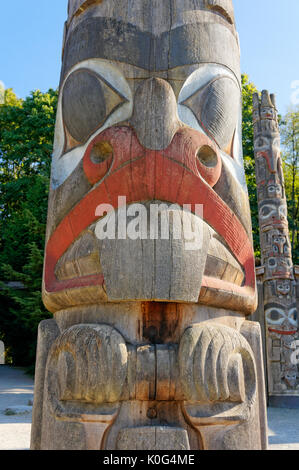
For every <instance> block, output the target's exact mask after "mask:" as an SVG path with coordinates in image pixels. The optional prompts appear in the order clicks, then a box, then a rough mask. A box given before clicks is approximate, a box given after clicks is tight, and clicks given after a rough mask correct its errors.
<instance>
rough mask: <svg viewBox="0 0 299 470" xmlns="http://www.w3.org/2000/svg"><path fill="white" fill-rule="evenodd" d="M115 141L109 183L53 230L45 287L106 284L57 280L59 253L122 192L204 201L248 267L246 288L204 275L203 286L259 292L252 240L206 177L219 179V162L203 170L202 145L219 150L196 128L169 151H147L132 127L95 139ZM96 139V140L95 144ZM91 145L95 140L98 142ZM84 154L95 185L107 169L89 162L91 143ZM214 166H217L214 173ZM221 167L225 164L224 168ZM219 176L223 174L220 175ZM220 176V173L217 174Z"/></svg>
mask: <svg viewBox="0 0 299 470" xmlns="http://www.w3.org/2000/svg"><path fill="white" fill-rule="evenodd" d="M101 139H103V140H107V141H109V142H110V144H111V145H112V148H113V153H114V158H113V162H112V165H111V168H110V171H109V174H108V175H107V176H106V178H105V179H104V181H103V182H102V183H101V184H99V185H98V186H96V185H95V186H94V188H93V189H92V190H91V191H90V192H89V193H87V194H86V196H85V197H84V198H83V199H82V200H81V201H80V202H79V203H78V204H77V205H76V206H75V207H74V208H73V209H72V210H71V211H70V212H69V214H68V215H67V216H66V217H65V218H64V219H63V220H62V222H61V223H60V224H59V225H58V227H57V228H56V230H55V231H54V233H53V234H52V236H51V238H50V240H49V242H48V244H47V247H46V263H45V287H46V290H47V291H48V292H57V291H60V290H64V289H72V288H77V287H84V286H88V285H99V284H103V282H104V279H103V276H86V277H82V278H77V279H72V280H68V281H58V280H57V279H56V277H55V273H54V271H55V266H56V263H57V262H58V260H59V259H60V257H61V256H62V255H63V254H64V253H65V251H66V250H67V249H68V248H69V246H70V245H71V244H72V243H73V242H74V241H75V240H76V239H77V238H78V236H79V235H80V234H81V233H82V232H83V231H84V230H85V229H86V228H87V227H88V226H89V225H91V224H92V223H94V222H96V220H98V217H97V216H96V215H95V212H96V208H97V206H98V205H99V204H103V203H107V204H111V205H112V206H113V207H114V208H117V205H118V196H119V195H121V196H126V197H127V204H131V203H133V202H140V201H150V200H161V201H168V202H171V203H174V204H179V205H180V206H182V205H184V204H191V205H192V211H193V212H195V207H194V205H195V204H203V206H204V208H203V209H204V213H203V217H204V220H205V221H206V222H207V223H208V224H209V225H211V226H212V227H213V228H214V230H215V231H216V232H217V233H218V234H219V235H220V236H222V237H223V238H224V240H225V241H226V243H227V245H228V247H229V248H230V249H231V251H232V253H234V255H235V257H236V258H237V260H238V261H239V263H240V264H241V265H242V266H243V268H244V271H245V279H246V283H245V286H244V287H239V286H235V285H234V284H231V283H227V282H224V281H221V280H218V279H214V280H213V279H211V278H205V280H204V283H205V284H204V285H205V286H207V287H209V286H212V285H213V287H214V288H216V289H221V290H225V291H228V292H236V293H237V292H238V293H240V294H244V295H246V296H248V295H249V292H248V289H249V290H250V292H251V294H252V295H253V294H254V291H255V271H254V257H253V250H252V244H251V241H250V239H249V238H248V236H247V233H246V231H245V229H244V227H243V225H242V224H241V222H240V221H239V220H238V218H237V217H236V215H235V214H234V213H233V212H232V211H231V209H230V208H229V207H228V206H227V205H226V204H225V203H224V201H223V200H222V199H221V198H220V197H219V196H218V195H217V194H216V193H215V192H214V191H213V189H212V188H211V186H210V185H209V184H208V182H207V181H205V178H206V179H207V180H208V181H210V182H211V180H212V176H211V175H213V181H216V180H217V175H218V172H219V166H218V165H217V167H216V168H215V169H210V168H209V169H207V171H205V170H204V169H201V166H200V165H198V160H197V157H196V154H197V150H198V148H199V147H200V146H202V145H208V142H209V145H210V146H211V147H212V148H214V147H213V146H214V144H211V142H210V141H209V139H208V138H207V137H205V136H201V135H199V134H198V132H197V131H194V130H191V129H182V130H180V131H179V132H178V133H177V134H176V135H175V136H174V138H173V141H172V143H171V144H170V146H169V147H168V148H167V149H166V150H164V151H153V150H147V149H144V148H143V147H142V146H141V145H140V143H139V142H138V139H137V137H136V135H135V133H134V131H133V130H132V129H131V128H129V127H121V128H119V127H114V128H110V129H108V130H106V131H104V132H103V133H102V134H101V135H100V136H98V137H97V138H96V141H97V142H98V141H100V140H101ZM93 143H94V142H93ZM93 143H92V144H93ZM92 144H90V146H89V147H88V149H87V152H86V155H85V156H84V162H85V163H84V171H85V172H86V175H87V177H88V178H89V179H90V180H92V182H93V183H96V182H97V181H96V179H97V178H98V179H99V180H101V179H102V178H103V176H102V171H98V172H95V173H94V174H91V172H92V166H91V164H90V162H89V161H88V158H89V155H90V150H91V148H92V147H91V146H92ZM210 170H215V172H214V173H213V172H212V171H210ZM220 171H221V167H220ZM219 175H220V173H219ZM218 178H219V177H218Z"/></svg>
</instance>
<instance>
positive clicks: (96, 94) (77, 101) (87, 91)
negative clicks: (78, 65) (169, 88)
mask: <svg viewBox="0 0 299 470" xmlns="http://www.w3.org/2000/svg"><path fill="white" fill-rule="evenodd" d="M126 101H127V100H126V98H124V97H123V96H122V95H121V94H120V93H119V92H118V91H116V90H115V89H113V88H112V87H111V86H110V85H109V84H108V83H107V82H106V81H105V80H104V79H103V78H102V77H100V76H99V75H97V74H96V73H95V72H92V71H91V70H87V69H80V70H78V71H75V72H74V73H72V74H71V75H70V76H69V78H68V79H67V80H66V82H65V85H64V88H63V96H62V112H63V120H64V125H65V128H66V134H67V149H68V150H69V149H70V148H73V147H75V146H76V145H80V144H83V143H85V142H86V141H87V140H88V138H89V137H90V136H91V135H92V134H93V133H94V132H95V131H96V130H97V129H99V128H100V127H102V126H103V124H104V123H105V121H106V120H107V118H108V117H109V116H110V115H111V113H112V112H113V111H114V110H116V108H118V107H119V106H120V105H121V104H123V103H125V102H126Z"/></svg>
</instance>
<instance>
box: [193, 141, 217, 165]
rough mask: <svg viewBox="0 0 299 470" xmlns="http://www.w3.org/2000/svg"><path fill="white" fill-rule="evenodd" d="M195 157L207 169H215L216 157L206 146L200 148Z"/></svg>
mask: <svg viewBox="0 0 299 470" xmlns="http://www.w3.org/2000/svg"><path fill="white" fill-rule="evenodd" d="M196 156H197V158H198V160H199V161H200V163H202V164H203V165H204V166H206V167H208V168H215V167H216V166H217V165H218V156H217V154H216V152H215V151H214V150H213V149H212V148H211V147H209V146H208V145H204V146H203V147H201V148H200V149H199V150H198V152H197V155H196Z"/></svg>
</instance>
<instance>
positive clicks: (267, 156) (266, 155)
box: [257, 152, 276, 174]
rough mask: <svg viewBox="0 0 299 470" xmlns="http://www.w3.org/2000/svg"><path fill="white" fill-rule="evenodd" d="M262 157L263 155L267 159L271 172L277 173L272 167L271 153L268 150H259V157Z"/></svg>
mask: <svg viewBox="0 0 299 470" xmlns="http://www.w3.org/2000/svg"><path fill="white" fill-rule="evenodd" d="M261 157H263V158H264V159H265V160H266V162H267V165H268V169H269V171H270V173H272V174H275V173H276V170H275V169H274V168H272V166H271V162H270V155H269V153H268V152H258V153H257V158H261Z"/></svg>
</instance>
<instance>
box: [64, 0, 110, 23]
mask: <svg viewBox="0 0 299 470" xmlns="http://www.w3.org/2000/svg"><path fill="white" fill-rule="evenodd" d="M102 2H103V0H85V2H84V1H83V2H82V3H81V5H80V6H79V7H78V8H77V9H76V10H75V12H74V13H73V16H72V18H70V20H72V19H73V18H75V17H76V16H80V15H81V14H82V13H84V11H85V10H87V8H89V7H91V6H92V5H99V4H100V3H102Z"/></svg>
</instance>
